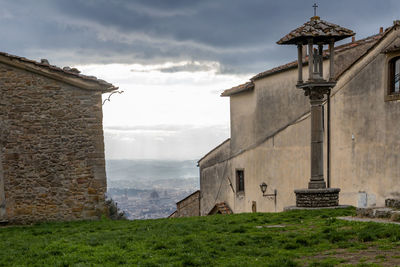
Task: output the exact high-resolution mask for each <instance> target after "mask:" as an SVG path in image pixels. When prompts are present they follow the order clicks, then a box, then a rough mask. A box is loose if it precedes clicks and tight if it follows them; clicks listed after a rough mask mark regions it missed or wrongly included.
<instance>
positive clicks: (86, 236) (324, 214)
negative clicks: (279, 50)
mask: <svg viewBox="0 0 400 267" xmlns="http://www.w3.org/2000/svg"><path fill="white" fill-rule="evenodd" d="M351 214H354V209H341V210H322V211H321V210H320V211H291V212H284V213H254V214H237V215H215V216H208V217H193V218H174V219H159V220H146V221H126V220H122V221H112V220H108V219H104V220H101V221H94V222H66V223H45V224H39V225H35V226H13V227H4V228H0V240H1V242H0V265H1V266H10V265H17V266H24V265H25V266H27V265H29V266H43V265H49V266H68V265H75V266H93V265H124V264H125V265H134V266H136V265H138V266H279V267H282V266H307V265H309V266H334V265H336V264H361V265H360V266H380V265H381V264H384V263H386V262H389V263H390V261H396V260H400V259H398V258H396V255H395V254H396V253H398V256H399V257H400V252H397V251H399V249H398V247H399V246H400V226H398V225H383V224H376V223H360V222H348V221H343V220H339V219H335V217H336V216H345V215H351ZM368 251H373V252H371V253H370V254H372V256H365V255H366V254H363V253H366V252H368ZM380 252H382V253H380ZM388 252H393V253H392V254H390V255H391V256H385V255H386V254H385V253H388ZM346 255H360V256H359V257H358V260H357V262H354V258H355V257H347V256H346ZM368 255H369V254H368ZM356 258H357V257H356ZM372 263H374V264H375V265H371V264H372ZM393 265H395V264H393Z"/></svg>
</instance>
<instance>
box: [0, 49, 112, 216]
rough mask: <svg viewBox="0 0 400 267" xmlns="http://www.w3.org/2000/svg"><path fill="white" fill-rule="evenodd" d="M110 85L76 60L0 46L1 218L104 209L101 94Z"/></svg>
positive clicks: (89, 213) (96, 212)
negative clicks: (56, 62)
mask: <svg viewBox="0 0 400 267" xmlns="http://www.w3.org/2000/svg"><path fill="white" fill-rule="evenodd" d="M115 89H116V87H114V86H113V85H112V84H109V83H107V82H105V81H102V80H98V79H96V78H95V77H89V76H84V75H81V74H79V71H78V70H76V69H74V68H72V69H71V68H68V67H66V68H64V69H60V68H58V67H56V66H53V65H50V64H49V63H48V61H47V60H42V61H41V62H40V63H39V62H35V61H32V60H28V59H26V58H21V57H17V56H13V55H9V54H6V53H0V94H1V97H0V148H1V149H0V221H8V222H15V223H27V222H33V221H54V220H76V219H94V218H98V217H99V216H100V215H101V214H102V213H103V212H104V197H105V192H106V174H105V160H104V140H103V127H102V99H101V95H102V93H105V92H110V91H113V90H115Z"/></svg>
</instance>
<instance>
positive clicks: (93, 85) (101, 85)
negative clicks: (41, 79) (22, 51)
mask: <svg viewBox="0 0 400 267" xmlns="http://www.w3.org/2000/svg"><path fill="white" fill-rule="evenodd" d="M0 63H4V64H7V65H9V66H12V67H16V68H19V69H23V70H26V71H29V72H33V73H37V74H40V75H43V76H45V77H48V78H51V79H54V80H57V81H61V82H64V83H67V84H70V85H72V86H76V87H79V88H81V89H85V90H90V91H101V92H102V93H108V92H112V91H114V90H117V89H118V87H116V86H114V85H112V84H110V83H107V82H100V81H98V80H90V79H85V78H84V77H79V76H77V75H73V74H67V73H64V72H61V71H57V70H52V69H50V68H44V67H41V66H38V65H35V64H33V63H30V62H24V61H22V60H19V59H17V58H13V57H8V56H5V55H0Z"/></svg>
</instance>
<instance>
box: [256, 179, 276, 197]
mask: <svg viewBox="0 0 400 267" xmlns="http://www.w3.org/2000/svg"><path fill="white" fill-rule="evenodd" d="M267 187H268V185H267V184H266V183H264V182H263V183H262V184H260V189H261V192H262V193H263V197H276V195H277V191H276V189H275V190H274V193H273V194H265V192H267Z"/></svg>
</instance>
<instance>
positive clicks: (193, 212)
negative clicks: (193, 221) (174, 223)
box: [175, 191, 200, 217]
mask: <svg viewBox="0 0 400 267" xmlns="http://www.w3.org/2000/svg"><path fill="white" fill-rule="evenodd" d="M199 215H200V191H196V192H194V193H193V194H191V195H189V196H188V197H186V198H185V199H183V200H181V201H179V202H178V203H176V216H175V217H190V216H199Z"/></svg>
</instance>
